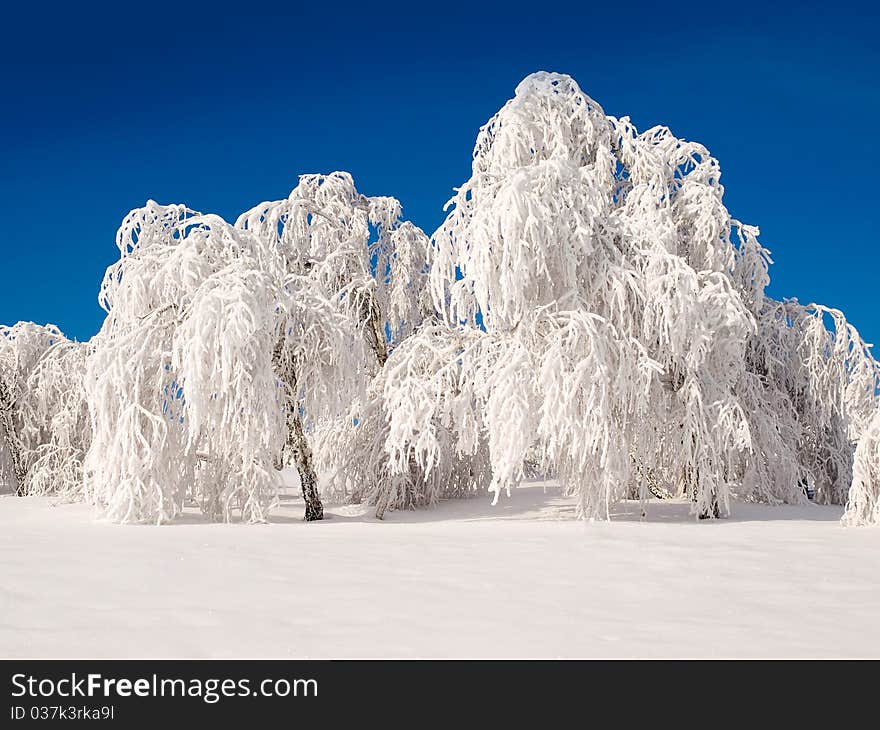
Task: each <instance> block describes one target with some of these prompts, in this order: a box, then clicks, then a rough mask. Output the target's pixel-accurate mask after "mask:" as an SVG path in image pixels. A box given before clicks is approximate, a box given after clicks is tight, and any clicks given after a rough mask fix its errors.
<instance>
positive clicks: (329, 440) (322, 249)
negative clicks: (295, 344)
mask: <svg viewBox="0 0 880 730" xmlns="http://www.w3.org/2000/svg"><path fill="white" fill-rule="evenodd" d="M236 226H237V227H238V228H239V229H241V230H244V231H247V232H249V233H251V234H253V235H255V236H256V237H257V238H258V239H259V240H260V241H262V242H263V243H264V244H265V245H266V246H267V247H268V248H269V249H270V250H273V251H277V252H278V254H279V255H280V258H281V261H282V266H283V268H284V270H285V271H286V272H288V273H289V274H291V275H295V276H298V277H302V278H304V279H306V280H308V281H309V282H310V284H311V285H312V286H313V287H314V288H315V290H316V291H318V292H320V294H321V296H322V297H324V298H325V299H326V300H328V301H331V302H334V303H335V304H336V306H337V307H338V309H339V311H340V312H342V313H343V315H344V316H345V317H346V319H347V321H348V324H349V326H350V327H351V328H352V329H354V330H355V331H358V332H360V333H361V342H362V345H363V347H362V348H353V349H352V350H351V352H348V353H346V357H347V363H348V365H347V367H348V369H349V370H350V371H351V372H352V373H354V374H356V376H357V377H358V378H360V381H359V384H360V386H361V387H360V389H359V390H357V391H352V390H351V389H344V388H341V387H339V385H338V384H329V385H328V386H327V387H326V388H325V389H324V390H323V392H321V393H320V394H319V393H316V392H315V388H314V384H313V383H310V382H304V381H302V379H301V377H300V375H299V372H298V370H299V367H298V365H297V363H296V362H294V361H292V360H290V359H289V358H283V357H280V358H278V363H279V366H278V372H279V373H280V375H281V377H282V379H283V380H284V382H285V383H286V384H287V386H288V387H289V388H290V389H291V390H292V391H294V392H301V393H302V396H303V398H305V397H307V396H309V397H312V396H317V395H320V396H321V397H323V398H324V399H327V398H334V399H335V400H334V407H332V408H326V407H324V408H314V407H312V406H310V405H308V404H306V403H305V402H300V401H299V400H295V401H294V402H293V403H292V405H291V408H290V410H289V411H288V413H287V418H288V422H289V438H288V441H287V447H286V449H285V454H284V455H283V458H282V462H283V463H288V462H289V461H291V460H292V461H293V462H294V463H295V465H296V467H297V471H298V472H299V476H300V482H301V483H302V485H303V488H304V490H305V491H306V492H307V493H308V494H309V495H310V496H309V497H308V498H307V499H308V501H309V503H310V505H311V508H310V509H311V510H312V516H313V517H314V518H316V519H317V518H320V509H321V503H320V500H319V498H318V494H317V477H318V475H317V469H318V468H320V469H321V470H322V471H324V472H326V474H327V477H328V480H329V484H328V489H329V492H330V493H331V494H332V495H333V496H335V497H344V498H349V499H352V498H359V496H360V492H361V491H362V490H364V489H368V488H369V487H368V485H369V483H370V478H371V476H375V474H373V473H370V469H371V465H372V464H384V461H385V460H384V459H383V458H382V451H381V444H380V443H379V442H378V441H375V438H374V436H372V435H371V434H373V429H372V427H371V424H372V423H373V421H374V418H373V416H371V415H370V411H371V409H372V410H374V411H375V409H376V407H377V404H376V402H375V399H374V398H371V397H370V396H369V394H368V392H367V390H368V383H369V381H370V379H371V378H373V377H376V375H377V374H378V373H380V372H381V371H382V368H383V366H384V365H385V363H386V361H387V359H388V353H389V351H390V350H393V348H394V347H395V346H396V345H397V344H398V343H399V342H400V341H402V340H404V339H405V338H406V337H407V336H408V335H409V334H410V333H412V332H413V331H414V330H415V329H416V328H417V327H418V326H419V325H420V324H421V322H422V320H423V319H424V317H425V315H426V314H429V313H430V300H429V298H428V297H427V296H426V294H425V292H426V287H425V281H426V268H427V265H426V259H427V245H428V239H427V237H426V236H425V234H424V233H423V232H422V231H421V230H420V229H419V228H417V227H416V226H414V225H413V224H412V223H410V222H408V221H404V220H402V219H401V206H400V203H399V202H398V201H397V200H395V199H394V198H389V197H367V196H365V195H362V194H361V193H359V192H358V191H357V189H356V188H355V185H354V182H353V180H352V178H351V176H350V175H349V174H348V173H344V172H334V173H332V174H330V175H304V176H302V177H301V178H300V182H299V185H297V187H296V188H294V190H293V191H292V192H291V194H290V196H289V197H288V198H287V199H285V200H280V201H274V202H267V203H261V204H260V205H258V206H256V207H254V208H253V209H251V210H249V211H247V212H246V213H244V214H242V215H241V216H240V217H239V219H238V221H237V223H236ZM279 354H281V353H279ZM304 355H306V356H307V353H304ZM370 391H371V392H372V393H375V386H374V387H372V388H370ZM340 405H345V406H347V407H345V408H340V407H339V406H340ZM310 442H311V443H310ZM367 443H368V444H369V450H368V451H367V452H366V453H365V452H364V451H363V450H362V448H359V447H362V446H363V445H365V444H367ZM373 446H378V450H376V449H374V448H372V447H373ZM313 451H314V455H313ZM316 462H317V464H316ZM355 463H357V466H356V467H355V468H352V467H353V466H354V464H355ZM379 468H380V469H381V468H384V466H381V467H379Z"/></svg>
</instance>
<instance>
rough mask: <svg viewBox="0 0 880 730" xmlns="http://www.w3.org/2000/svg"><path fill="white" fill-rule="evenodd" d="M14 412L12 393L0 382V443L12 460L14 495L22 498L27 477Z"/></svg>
mask: <svg viewBox="0 0 880 730" xmlns="http://www.w3.org/2000/svg"><path fill="white" fill-rule="evenodd" d="M13 412H14V409H13V403H12V393H11V392H10V391H9V388H8V387H7V385H6V383H4V382H3V381H2V380H0V443H2V442H5V443H6V448H7V449H8V450H9V456H10V458H11V459H12V475H13V477H14V478H15V493H16V494H17V495H18V496H19V497H22V496H24V494H25V477H26V476H27V473H26V470H25V466H24V459H23V457H22V453H21V444H20V443H19V441H18V434H17V433H16V431H15V424H14V423H13V419H12V414H13Z"/></svg>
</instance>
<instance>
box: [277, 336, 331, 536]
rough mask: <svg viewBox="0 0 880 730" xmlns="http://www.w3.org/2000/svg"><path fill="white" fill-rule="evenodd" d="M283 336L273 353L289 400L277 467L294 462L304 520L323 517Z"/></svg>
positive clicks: (309, 449) (294, 374)
mask: <svg viewBox="0 0 880 730" xmlns="http://www.w3.org/2000/svg"><path fill="white" fill-rule="evenodd" d="M283 350H284V339H283V337H279V338H278V342H277V343H276V345H275V352H274V353H273V362H274V364H275V371H276V373H277V374H278V376H279V377H280V378H282V380H284V382H285V383H287V386H288V390H289V394H290V398H291V402H290V403H289V404H288V406H287V439H286V440H285V443H284V447H283V448H282V450H281V455H280V456H279V458H278V463H276V464H275V467H276V468H277V469H282V468H284V465H285V464H287V463H290V462H291V461H292V462H293V463H294V464H295V465H296V470H297V472H298V473H299V481H300V485H301V486H302V494H303V499H304V500H305V503H306V512H305V515H304V518H303V519H305V521H306V522H314V521H315V520H323V519H324V505H323V504H322V503H321V495H320V494H318V476H317V474H315V466H314V463H313V460H312V450H311V448H310V447H309V442H308V441H307V440H306V435H305V433H304V432H303V426H302V419H301V418H300V416H299V408H298V406H297V404H296V400H295V398H294V395H295V393H296V372H295V371H294V368H293V366H292V364H290V363H289V362H288V363H286V364H285V362H284V361H283V357H282V355H283Z"/></svg>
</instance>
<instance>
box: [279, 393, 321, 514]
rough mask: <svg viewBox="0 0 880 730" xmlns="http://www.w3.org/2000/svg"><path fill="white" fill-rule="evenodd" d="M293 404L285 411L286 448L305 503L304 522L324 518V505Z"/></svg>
mask: <svg viewBox="0 0 880 730" xmlns="http://www.w3.org/2000/svg"><path fill="white" fill-rule="evenodd" d="M294 408H295V406H292V407H291V409H290V410H289V411H288V412H287V444H286V446H287V448H288V449H289V450H290V451H291V453H292V454H293V462H294V463H295V464H296V470H297V472H299V481H300V485H301V486H302V493H303V499H304V500H305V503H306V513H305V520H306V522H314V521H315V520H323V519H324V505H323V504H322V503H321V495H319V494H318V476H317V474H315V467H314V464H313V462H312V450H311V448H309V443H308V441H306V435H305V433H303V427H302V421H301V420H300V417H299V413H297V412H296V411H295V410H294Z"/></svg>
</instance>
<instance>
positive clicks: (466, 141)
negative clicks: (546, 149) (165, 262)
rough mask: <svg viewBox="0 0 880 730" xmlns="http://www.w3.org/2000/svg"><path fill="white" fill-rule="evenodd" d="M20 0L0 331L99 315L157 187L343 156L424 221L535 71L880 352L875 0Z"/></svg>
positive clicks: (7, 51) (90, 325) (10, 54)
mask: <svg viewBox="0 0 880 730" xmlns="http://www.w3.org/2000/svg"><path fill="white" fill-rule="evenodd" d="M16 5H21V4H20V3H16ZM24 5H26V7H25V8H15V7H11V8H7V9H5V10H4V18H3V22H4V26H5V28H4V31H5V32H4V38H3V44H2V45H0V78H2V93H3V103H2V106H0V140H2V142H0V144H2V146H3V151H2V154H0V216H2V221H3V225H2V229H0V231H2V232H0V251H2V258H0V276H2V286H0V322H5V323H11V322H14V321H16V320H19V319H29V320H34V321H36V322H40V323H43V322H47V321H50V322H54V323H56V324H58V325H59V326H60V327H61V328H62V329H63V330H64V331H65V332H67V333H68V334H69V335H71V336H75V337H77V338H79V339H86V338H88V337H89V336H91V335H92V334H93V333H94V332H95V331H97V329H98V327H99V325H100V322H101V319H102V312H101V310H100V309H99V308H98V306H97V291H98V285H99V283H100V280H101V277H102V275H103V271H104V269H105V268H106V266H107V265H109V264H110V263H112V262H113V261H114V260H115V259H116V256H117V251H116V247H115V244H114V234H115V231H116V228H117V226H118V224H119V221H120V220H121V218H122V216H123V215H124V214H125V213H126V212H127V211H128V210H129V209H131V208H133V207H136V206H139V205H142V204H143V203H144V201H146V200H147V199H148V198H153V199H155V200H158V201H159V202H163V203H170V202H185V203H187V204H188V205H189V206H190V207H193V208H196V209H199V210H205V211H214V212H217V213H220V214H221V215H223V216H224V217H226V218H228V219H234V218H235V216H236V215H237V214H238V213H239V212H241V211H242V210H244V209H246V208H248V207H250V206H251V205H253V204H255V203H257V202H259V201H261V200H267V199H277V198H281V197H284V196H286V195H287V193H288V192H289V190H290V189H291V188H292V187H293V186H294V185H295V184H296V178H297V175H298V174H300V173H305V172H329V171H332V170H337V169H344V170H348V171H350V172H351V173H352V174H353V175H354V178H355V182H356V184H357V185H358V187H359V189H361V190H362V191H363V192H365V193H367V194H371V195H394V196H396V197H398V198H399V199H400V200H401V201H402V202H403V205H404V213H405V215H406V216H407V217H409V218H410V219H412V220H413V221H414V222H416V223H417V224H418V225H420V226H422V227H423V228H424V229H425V230H426V231H428V232H431V231H433V230H434V228H435V227H436V226H437V225H438V224H439V223H440V221H441V220H442V217H443V214H442V210H441V208H442V206H443V204H444V203H445V202H446V200H447V199H448V198H449V197H450V195H451V188H452V187H453V186H455V185H458V184H459V183H461V182H462V181H464V180H465V179H466V178H467V177H468V175H469V170H470V159H471V150H472V148H473V142H474V139H475V137H476V133H477V130H478V128H479V126H480V125H481V124H483V123H484V122H485V121H486V120H487V119H488V118H489V117H490V116H491V115H492V114H493V113H494V112H495V111H496V110H497V109H498V108H499V107H500V106H501V105H502V104H503V103H504V102H505V101H506V100H507V99H508V98H510V96H512V94H513V90H514V88H515V86H516V84H517V83H518V82H519V80H520V79H521V78H522V77H523V76H525V75H526V74H528V73H530V72H532V71H536V70H549V71H560V72H564V73H569V74H571V75H572V76H574V77H575V78H576V79H577V81H578V82H579V83H580V85H581V86H582V87H583V88H584V90H585V91H586V92H587V93H588V94H589V95H590V96H592V97H593V98H594V99H596V100H597V101H598V102H599V103H600V104H602V106H603V107H604V108H605V110H606V111H607V112H608V113H609V114H615V115H618V116H620V115H624V114H628V115H630V116H631V117H632V119H633V121H634V122H635V124H636V125H637V126H639V128H642V129H645V128H647V127H650V126H652V125H654V124H659V123H662V124H666V125H668V126H670V127H671V128H672V129H673V131H674V132H675V133H676V134H677V135H678V136H683V137H686V138H689V139H695V140H698V141H700V142H702V143H703V144H705V145H706V146H707V147H708V148H709V149H710V150H711V151H712V153H713V154H714V155H715V156H716V157H718V158H719V159H720V161H721V167H722V171H723V177H722V182H723V183H724V185H725V188H726V198H725V199H726V202H727V204H728V207H729V208H730V210H731V211H732V213H733V215H735V216H736V217H738V218H740V219H741V220H744V221H746V222H748V223H754V224H757V225H759V226H760V227H761V231H762V241H763V243H764V245H765V246H767V247H769V248H770V249H771V250H772V251H773V253H774V258H775V260H776V265H775V266H774V267H773V270H772V272H771V273H772V276H773V284H772V285H771V293H772V294H773V295H774V296H777V297H781V296H797V297H798V298H800V299H801V301H818V302H821V303H824V304H827V305H829V306H835V307H839V308H841V309H843V310H844V311H845V312H846V313H847V315H848V316H849V318H850V320H851V321H852V322H853V323H854V324H855V325H856V326H857V327H859V329H860V330H861V331H862V333H863V334H864V336H865V337H866V339H868V340H869V341H878V342H880V310H878V307H877V306H876V284H877V281H878V264H880V253H878V249H877V246H876V237H877V233H876V231H877V224H876V220H875V219H876V217H877V215H878V211H880V206H878V184H877V180H878V175H880V146H878V137H880V135H878V132H877V126H878V111H880V91H878V89H880V82H878V78H880V63H878V61H880V52H878V41H877V37H876V34H877V29H878V19H880V18H878V11H877V10H869V9H868V8H867V5H865V6H864V7H863V8H862V9H859V8H858V6H856V5H852V6H847V5H846V4H845V3H841V2H834V3H823V4H822V5H818V4H817V5H816V6H815V7H814V8H811V7H809V6H807V5H804V4H802V3H797V4H792V5H791V7H790V8H785V7H780V5H779V4H777V3H772V2H767V1H765V2H761V3H757V4H754V5H749V4H747V3H713V2H709V1H708V0H704V2H700V3H693V4H691V3H689V2H667V3H644V4H640V3H616V2H607V1H605V2H601V3H595V4H593V3H590V2H579V3H571V4H569V3H564V2H534V3H531V4H530V5H523V6H519V5H518V4H517V3H515V2H502V3H495V2H479V3H470V2H457V3H456V2H448V1H446V2H443V3H436V4H433V3H417V2H412V3H408V4H406V5H399V6H398V5H395V3H393V2H387V3H375V4H374V3H370V2H366V1H364V2H360V3H357V4H353V5H351V6H350V7H348V8H347V7H345V3H316V4H315V5H314V6H312V7H303V8H297V7H296V4H295V3H292V2H288V3H278V4H274V5H266V4H263V3H259V2H250V3H239V4H238V5H237V6H236V7H231V6H230V7H225V6H223V5H221V4H220V3H215V4H213V5H208V4H205V5H203V6H202V7H198V6H196V5H195V4H193V3H187V2H177V3H168V4H166V3H161V2H153V3H134V2H132V3H125V2H118V1H117V2H115V3H113V4H93V3H88V2H83V3H69V4H68V5H67V6H60V5H59V6H56V5H54V4H53V3H33V2H30V3H24ZM823 5H825V6H826V7H824V8H823ZM869 13H870V15H869Z"/></svg>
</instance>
